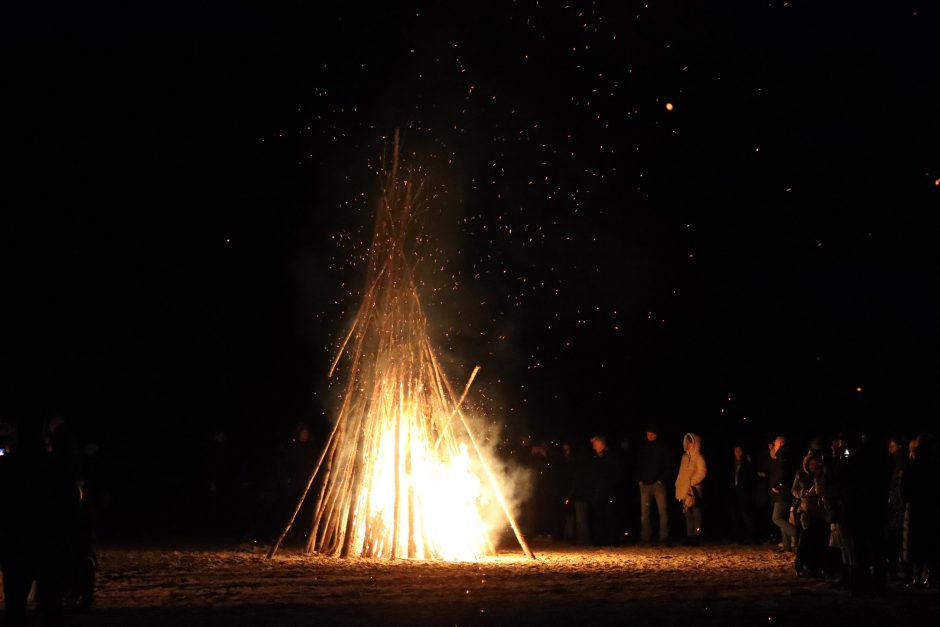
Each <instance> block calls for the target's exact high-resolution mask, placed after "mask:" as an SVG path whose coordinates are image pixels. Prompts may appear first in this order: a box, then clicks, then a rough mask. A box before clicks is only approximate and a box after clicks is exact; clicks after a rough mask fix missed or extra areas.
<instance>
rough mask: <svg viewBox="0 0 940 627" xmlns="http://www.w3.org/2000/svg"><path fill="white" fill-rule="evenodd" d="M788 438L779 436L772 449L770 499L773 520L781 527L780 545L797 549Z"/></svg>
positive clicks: (789, 549)
mask: <svg viewBox="0 0 940 627" xmlns="http://www.w3.org/2000/svg"><path fill="white" fill-rule="evenodd" d="M792 476H793V475H792V474H791V471H790V468H789V460H788V451H787V449H786V439H784V438H783V437H782V436H777V437H776V438H775V439H774V445H773V447H772V448H771V449H770V466H769V468H768V470H767V482H768V483H769V484H770V501H771V503H772V504H773V514H772V518H771V519H772V520H773V522H774V524H775V525H777V527H779V528H780V534H781V536H782V539H781V541H780V544H779V547H780V548H781V549H782V550H784V551H793V550H795V549H796V527H794V526H793V525H792V524H791V523H790V502H791V500H792V499H791V498H790V487H791V485H790V477H792Z"/></svg>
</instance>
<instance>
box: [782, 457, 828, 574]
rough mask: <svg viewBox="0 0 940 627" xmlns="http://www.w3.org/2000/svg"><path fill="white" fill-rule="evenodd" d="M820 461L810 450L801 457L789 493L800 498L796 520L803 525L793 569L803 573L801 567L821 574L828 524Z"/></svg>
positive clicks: (812, 572)
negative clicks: (822, 496)
mask: <svg viewBox="0 0 940 627" xmlns="http://www.w3.org/2000/svg"><path fill="white" fill-rule="evenodd" d="M821 477H822V462H821V461H820V459H819V457H818V456H816V455H814V454H812V453H810V454H809V455H807V456H806V457H805V458H804V459H803V466H802V468H800V469H799V470H798V471H796V476H795V477H794V478H793V485H792V489H791V491H790V492H791V495H792V496H793V498H794V499H796V500H797V501H799V503H800V505H799V509H798V514H799V522H800V527H801V528H802V533H800V537H799V542H798V545H797V549H796V560H795V562H794V569H795V570H796V574H797V575H803V574H804V572H805V571H804V569H805V570H807V571H809V572H810V574H812V575H814V576H820V575H821V574H822V570H823V566H824V560H825V556H826V555H825V554H826V549H827V543H828V540H829V525H828V524H826V519H825V516H824V515H823V510H822V504H821V502H820V493H821V488H820V479H821Z"/></svg>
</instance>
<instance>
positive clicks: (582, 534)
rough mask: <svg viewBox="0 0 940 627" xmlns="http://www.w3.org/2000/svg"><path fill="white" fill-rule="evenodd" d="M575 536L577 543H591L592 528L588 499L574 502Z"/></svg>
mask: <svg viewBox="0 0 940 627" xmlns="http://www.w3.org/2000/svg"><path fill="white" fill-rule="evenodd" d="M574 534H575V535H574V537H575V544H582V545H586V544H590V543H591V529H590V526H589V522H588V504H587V502H586V501H575V502H574Z"/></svg>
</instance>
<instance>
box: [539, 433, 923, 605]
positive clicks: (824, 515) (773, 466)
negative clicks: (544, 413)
mask: <svg viewBox="0 0 940 627" xmlns="http://www.w3.org/2000/svg"><path fill="white" fill-rule="evenodd" d="M590 444H591V450H590V451H582V452H580V453H579V452H578V451H577V450H576V448H575V447H573V446H572V445H571V444H570V443H567V442H563V443H560V444H553V443H546V442H538V443H535V444H532V442H531V439H530V438H524V439H523V442H522V447H521V448H522V450H523V451H525V450H528V452H529V455H528V457H527V458H526V460H525V463H526V465H528V466H529V467H530V469H531V471H532V474H533V476H534V477H535V489H534V491H533V497H532V500H531V501H530V502H529V503H527V504H525V505H524V506H523V513H522V516H521V520H522V525H523V530H524V532H525V533H526V534H527V535H529V536H533V537H537V538H538V537H541V538H547V537H551V538H554V539H562V540H567V541H571V542H573V543H575V544H582V545H586V544H594V545H616V544H621V543H624V542H631V541H634V540H636V541H639V542H640V543H644V544H649V545H655V544H670V543H671V542H672V541H673V537H674V536H680V535H681V536H682V542H683V543H684V544H687V545H691V546H697V545H698V544H699V543H700V542H701V538H702V534H703V528H706V529H708V535H709V536H710V537H711V538H712V539H715V540H718V539H728V540H732V541H736V542H739V543H744V544H761V543H767V544H769V545H771V547H772V548H773V549H774V550H776V551H779V552H783V553H788V554H792V556H793V570H794V573H795V574H796V575H797V576H800V577H816V578H824V579H827V580H829V581H830V582H831V583H832V584H833V585H834V586H839V587H844V588H845V589H847V590H850V591H852V592H853V593H876V594H877V593H881V592H883V591H884V590H885V588H886V585H887V581H888V580H889V579H893V580H896V581H898V582H901V583H902V584H904V585H906V586H909V587H930V586H931V585H932V583H931V577H933V579H934V582H933V584H934V585H935V584H936V581H935V580H936V577H937V575H938V574H940V570H938V569H940V564H938V560H940V543H938V539H937V538H938V536H937V534H936V533H935V532H934V531H933V530H932V529H931V525H932V523H933V522H934V521H935V520H936V519H937V513H938V507H937V505H936V504H935V503H936V499H935V498H934V496H935V494H934V492H935V489H936V486H937V485H940V466H938V455H940V452H938V450H937V445H936V441H935V439H934V438H933V436H931V435H928V434H924V435H921V436H919V437H917V438H915V439H912V440H910V441H907V440H905V439H904V438H902V437H893V438H891V439H890V440H888V441H887V442H886V443H885V442H883V441H879V440H875V439H873V438H871V437H870V436H868V435H866V434H864V433H863V434H858V435H856V436H849V435H848V434H845V433H840V434H839V435H837V436H836V437H834V438H832V439H831V440H830V441H828V442H824V441H823V440H819V439H814V440H811V441H809V443H808V445H807V447H806V450H805V451H804V452H802V454H797V453H796V452H795V450H796V449H795V448H794V447H792V446H789V445H788V443H787V440H786V438H785V437H784V436H776V437H774V438H772V439H770V440H769V441H768V442H767V447H766V450H761V451H759V452H757V453H755V454H754V455H750V454H748V452H747V451H746V450H745V448H744V447H743V446H733V447H732V448H731V450H730V451H729V453H728V454H727V456H726V457H725V456H721V455H718V456H717V457H713V458H712V460H711V462H710V463H711V465H712V466H714V467H716V468H717V469H718V473H717V474H718V479H717V480H714V479H712V477H711V476H710V475H709V472H710V466H709V464H706V460H705V456H704V455H703V452H702V441H701V438H700V437H699V436H698V435H696V434H694V433H687V434H685V436H683V438H682V440H681V449H680V448H679V447H678V446H677V447H674V448H675V450H673V448H671V447H668V446H666V445H664V444H663V442H662V441H661V440H660V437H659V429H658V428H657V427H656V426H655V425H649V426H647V427H646V430H645V439H644V440H643V441H642V442H641V443H640V444H639V446H635V447H634V446H632V445H631V443H630V442H629V441H627V440H624V441H621V442H620V443H619V446H616V447H615V448H611V447H610V446H608V442H607V439H606V438H605V437H604V436H601V435H597V436H595V437H593V438H591V439H590ZM523 456H525V455H523ZM706 485H707V486H708V487H707V489H706ZM634 503H635V506H634V505H633V504H634ZM680 511H681V516H677V515H678V514H679V512H680ZM704 513H707V514H708V516H704V515H703V514H704ZM675 518H679V521H681V522H684V525H682V526H683V527H684V529H683V531H684V533H681V532H679V533H675V534H674V533H673V530H672V525H671V523H672V522H673V519H675ZM708 518H711V520H708ZM683 519H684V520H683ZM679 521H676V522H679ZM677 526H678V525H677ZM637 527H638V528H639V529H638V531H639V533H636V532H637Z"/></svg>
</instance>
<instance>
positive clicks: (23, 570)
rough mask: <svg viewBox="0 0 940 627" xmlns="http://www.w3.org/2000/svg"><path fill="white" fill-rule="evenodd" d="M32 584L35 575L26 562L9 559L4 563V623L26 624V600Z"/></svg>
mask: <svg viewBox="0 0 940 627" xmlns="http://www.w3.org/2000/svg"><path fill="white" fill-rule="evenodd" d="M32 585H33V577H32V575H31V573H30V570H29V566H28V565H27V564H26V563H22V562H20V561H19V560H9V561H6V562H5V563H4V564H3V605H4V614H5V616H4V619H5V620H4V623H3V624H4V625H25V624H26V600H27V598H28V597H29V589H30V588H31V587H32Z"/></svg>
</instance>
